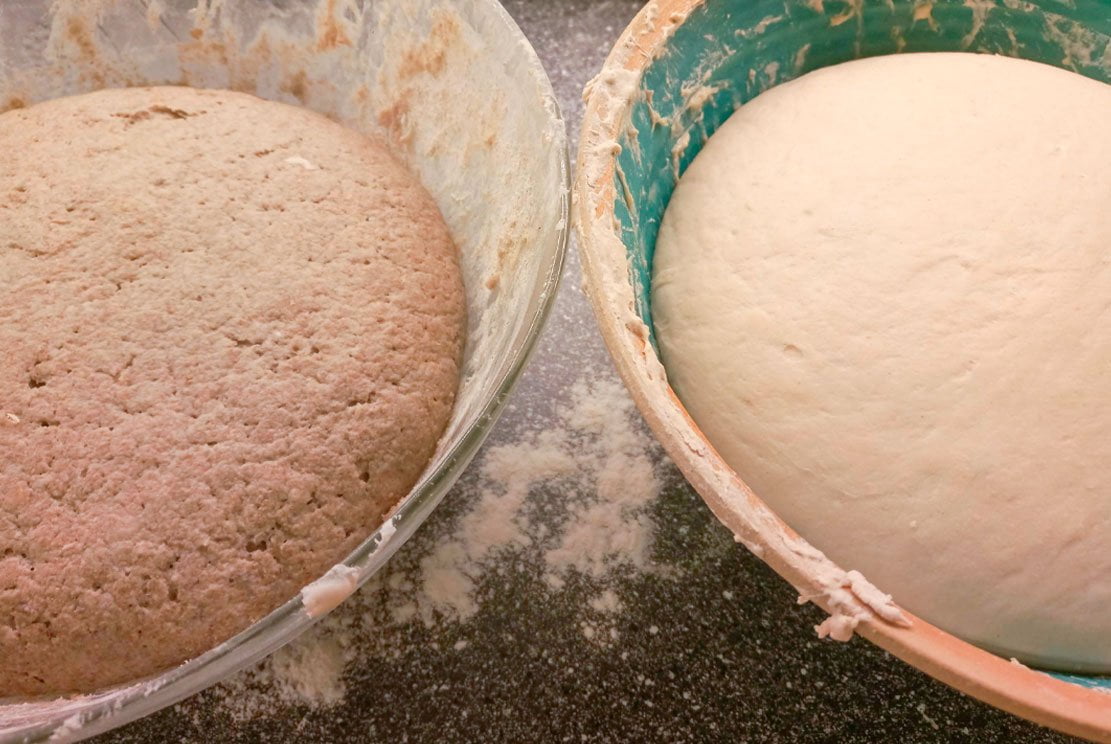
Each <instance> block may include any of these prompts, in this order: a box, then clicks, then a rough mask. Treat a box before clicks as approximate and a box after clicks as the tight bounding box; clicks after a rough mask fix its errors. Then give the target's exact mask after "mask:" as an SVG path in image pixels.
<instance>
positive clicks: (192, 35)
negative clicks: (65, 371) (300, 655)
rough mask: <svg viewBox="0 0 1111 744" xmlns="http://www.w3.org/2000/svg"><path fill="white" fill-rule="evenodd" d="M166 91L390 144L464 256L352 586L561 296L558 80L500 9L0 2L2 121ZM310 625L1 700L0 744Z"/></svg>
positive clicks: (66, 736)
mask: <svg viewBox="0 0 1111 744" xmlns="http://www.w3.org/2000/svg"><path fill="white" fill-rule="evenodd" d="M166 84H176V85H192V86H196V87H209V88H232V89H236V90H244V91H247V92H251V93H254V94H256V95H259V96H262V97H264V98H269V99H274V100H280V101H285V102H288V103H294V104H298V105H303V106H306V107H308V108H311V109H314V110H316V111H319V112H321V113H324V114H326V115H328V116H330V117H332V118H334V119H336V120H338V121H340V122H342V123H344V124H346V125H348V126H350V127H352V128H354V129H357V130H360V131H366V132H372V133H375V134H378V135H381V136H384V137H386V138H387V139H388V140H390V141H391V142H392V143H393V144H394V145H395V148H396V150H397V151H398V152H399V153H400V154H401V156H402V157H403V158H404V159H405V160H406V162H407V163H408V165H409V166H410V167H411V168H412V169H413V170H414V172H416V173H417V174H418V176H419V177H420V179H421V181H422V182H423V183H424V185H425V187H426V188H427V189H428V190H429V191H430V192H431V194H432V195H433V197H434V198H435V199H436V202H437V203H438V205H439V207H440V210H441V212H442V213H443V215H444V218H445V220H446V221H447V224H448V226H449V228H450V229H451V232H452V235H453V237H454V239H455V241H456V243H457V245H458V247H459V249H460V252H461V255H462V267H463V274H464V284H465V287H466V295H467V310H468V315H469V318H468V337H467V344H466V350H465V358H464V369H463V374H462V379H461V383H460V389H459V394H458V398H457V400H456V404H455V410H454V412H453V415H452V418H451V421H450V423H449V424H448V427H447V430H446V431H445V433H444V435H443V438H442V440H441V442H440V445H439V448H438V450H437V452H436V455H435V457H434V459H433V461H432V462H431V463H430V464H429V466H428V467H427V469H426V470H425V472H424V473H423V475H422V476H421V478H420V480H419V482H418V483H417V485H416V486H415V487H414V488H413V490H412V492H411V493H410V494H409V495H408V496H407V497H406V498H405V499H404V500H403V501H402V502H401V503H400V504H399V505H398V506H397V507H396V508H395V510H394V511H393V512H392V514H391V516H390V518H389V519H388V520H387V521H386V523H385V524H384V525H383V526H382V527H381V528H380V529H378V530H377V531H376V532H374V534H372V535H370V536H369V537H368V539H367V540H366V541H365V542H363V543H362V545H360V546H359V548H358V549H356V550H355V551H354V552H353V553H352V554H351V555H350V556H348V558H347V559H346V560H345V562H344V563H345V564H346V565H347V566H349V567H351V568H352V569H354V572H355V573H354V575H355V576H356V577H357V583H358V584H359V585H361V584H362V583H364V582H365V581H366V580H367V579H368V578H369V577H370V576H371V575H372V574H373V573H374V572H375V571H377V570H378V569H379V568H380V567H381V566H382V565H383V564H384V563H385V562H386V560H387V559H388V558H389V557H390V556H391V555H392V554H393V553H394V551H396V550H397V548H398V547H400V545H401V544H402V543H404V542H405V540H406V539H407V538H409V536H410V535H412V534H413V532H414V531H415V530H416V529H417V527H418V526H419V525H420V524H421V522H423V521H424V519H425V518H426V517H427V516H428V515H429V513H431V511H432V510H433V509H434V508H435V507H436V505H437V504H438V503H439V502H440V501H441V499H442V498H443V497H444V494H445V492H446V491H447V489H448V488H449V487H450V486H451V484H452V483H453V482H454V481H455V479H456V478H457V477H458V475H459V474H460V473H461V471H462V470H463V468H464V467H465V466H466V464H467V463H468V462H469V460H470V459H471V457H472V456H473V455H474V454H475V451H476V450H477V449H478V447H479V445H480V444H481V443H482V441H483V440H484V439H485V437H486V435H487V434H488V433H489V431H490V429H491V427H492V426H493V424H494V422H495V420H496V419H497V417H498V414H499V413H500V412H501V409H502V407H503V405H504V404H505V401H506V398H507V396H508V395H509V392H510V389H511V388H512V386H513V384H514V382H515V381H516V380H517V378H518V376H519V375H520V373H521V370H522V368H523V366H524V364H525V362H526V359H527V357H528V354H529V352H530V350H531V349H532V347H533V344H534V342H535V340H536V337H537V335H538V333H539V332H540V329H541V327H542V325H543V324H544V321H545V318H546V316H547V313H548V310H549V308H550V305H551V302H552V299H553V298H554V296H555V291H556V288H557V285H558V283H559V277H560V273H561V268H562V262H563V256H564V252H565V250H566V244H567V232H568V230H567V225H568V210H569V206H570V205H569V193H570V174H569V166H568V160H567V141H566V133H565V128H564V125H563V121H562V119H561V117H560V114H559V110H558V107H557V105H556V101H555V98H554V95H553V93H552V89H551V85H550V83H549V81H548V78H547V76H546V75H545V73H544V70H543V69H542V67H541V65H540V62H539V60H538V59H537V57H536V54H535V52H534V51H533V49H532V47H531V46H530V45H529V43H528V41H527V40H526V39H525V37H524V35H523V34H522V33H521V31H520V29H518V28H517V26H516V24H514V22H513V21H512V19H511V18H510V17H509V15H508V14H507V13H506V12H505V10H504V9H503V8H502V7H501V5H500V4H499V3H497V2H496V0H348V1H344V0H322V1H321V2H319V3H316V2H300V1H297V0H284V1H282V2H271V1H270V0H237V2H235V3H219V2H203V1H202V2H195V1H191V0H161V1H159V0H96V2H86V1H85V0H55V1H53V2H52V1H51V0H8V1H7V2H5V3H4V5H3V6H2V7H0V111H3V110H6V109H10V108H15V107H20V106H26V105H30V104H32V103H34V102H36V101H40V100H45V99H49V98H54V97H58V96H63V95H68V94H74V93H80V92H86V91H90V90H96V89H99V88H108V87H122V86H134V85H166ZM348 573H350V572H348ZM350 588H351V587H350V586H348V587H347V589H350ZM341 595H342V592H341ZM314 609H315V608H314ZM315 619H317V618H315V617H312V616H310V614H309V613H308V611H307V610H306V609H305V605H304V603H303V601H302V598H301V596H296V597H293V598H291V599H290V600H289V601H288V602H286V603H285V604H284V605H282V606H281V607H279V608H278V609H276V610H274V611H273V612H271V613H270V614H269V615H267V616H266V617H265V618H263V619H261V620H259V621H258V622H256V623H255V624H254V625H252V626H250V627H249V628H247V629H246V630H244V631H243V632H242V633H240V634H238V635H236V636H235V637H234V638H231V639H229V640H228V641H226V642H224V643H222V644H221V645H219V646H218V647H216V648H214V649H212V650H210V651H209V652H207V653H205V654H204V655H203V656H200V657H198V658H196V659H193V660H191V661H189V662H187V663H185V664H183V665H181V666H179V667H176V668H174V669H171V670H169V671H166V672H165V673H163V674H160V675H158V676H156V677H154V678H151V679H147V680H142V681H139V682H135V683H132V684H128V685H124V686H120V687H117V688H113V689H109V690H104V691H101V692H98V693H95V694H91V695H84V696H76V697H66V698H58V699H51V700H45V699H43V700H10V699H9V700H3V701H0V741H3V742H30V741H39V740H43V739H46V738H51V740H59V741H66V740H76V739H80V738H84V737H87V736H92V735H94V734H97V733H100V732H103V731H106V730H108V729H110V728H113V727H116V726H120V725H122V724H124V723H127V722H129V721H132V720H134V719H136V718H139V717H141V716H143V715H146V714H148V713H151V712H152V711H155V710H158V709H159V708H162V707H164V706H167V705H170V704H172V703H174V702H176V701H178V700H180V699H182V698H184V697H186V696H188V695H190V694H192V693H194V692H197V691H198V690H201V689H203V688H205V687H207V686H209V685H211V684H213V683H215V682H218V681H219V680H221V679H223V678H225V677H227V676H228V675H230V674H232V673H233V672H235V671H236V670H239V669H242V668H243V667H246V666H248V665H250V664H252V663H254V662H256V661H257V660H259V659H261V658H262V657H263V656H265V655H266V654H269V653H271V652H273V651H274V650H276V649H278V648H279V647H281V646H282V645H284V644H285V643H287V642H289V641H290V640H292V639H293V638H294V637H296V636H297V635H298V634H299V633H301V632H302V631H303V630H305V629H306V628H307V627H308V626H309V625H311V624H312V623H313V622H314V621H315Z"/></svg>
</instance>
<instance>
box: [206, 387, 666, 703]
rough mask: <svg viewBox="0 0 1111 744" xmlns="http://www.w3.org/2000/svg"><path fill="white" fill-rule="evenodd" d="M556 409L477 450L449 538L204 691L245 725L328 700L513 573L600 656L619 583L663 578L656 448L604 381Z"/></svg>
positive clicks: (462, 616)
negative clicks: (370, 662) (561, 605)
mask: <svg viewBox="0 0 1111 744" xmlns="http://www.w3.org/2000/svg"><path fill="white" fill-rule="evenodd" d="M556 414H557V415H556V424H555V425H554V426H553V427H551V428H546V429H543V430H539V431H536V430H534V431H527V432H525V433H523V434H522V435H521V436H520V437H519V438H518V440H517V441H515V442H512V443H509V444H503V445H499V446H495V447H491V448H488V449H487V450H485V452H484V454H483V455H482V457H481V461H480V463H479V465H478V468H477V477H473V478H471V479H470V480H467V481H466V482H465V483H466V484H465V485H461V486H460V487H457V489H456V492H454V493H452V494H451V495H449V497H448V499H449V501H451V500H454V501H455V503H463V504H464V507H463V510H462V512H461V513H459V514H458V515H457V517H456V519H455V521H454V525H453V526H452V528H451V530H450V531H448V532H446V534H442V535H440V536H439V537H438V538H437V539H435V540H434V541H432V542H430V543H429V544H428V545H427V547H426V548H425V549H424V552H423V554H422V555H420V556H414V557H412V558H410V559H408V560H398V559H396V558H395V560H393V561H391V563H390V564H389V565H388V566H387V567H386V568H385V569H384V570H383V571H382V573H380V574H378V575H377V576H375V577H374V578H372V580H371V581H370V582H369V583H368V584H367V585H366V586H365V587H364V588H363V589H362V590H361V591H359V592H358V593H357V594H356V595H355V596H353V597H351V598H350V599H349V600H348V601H347V602H346V603H345V604H344V605H343V606H342V607H340V608H339V609H338V610H336V611H335V612H333V613H331V614H330V615H328V616H327V617H325V618H323V619H322V620H321V622H319V623H318V624H317V625H316V626H314V627H313V628H312V629H311V630H309V631H308V632H307V633H305V635H303V636H302V637H301V638H299V639H298V640H296V641H295V642H293V643H292V644H290V645H289V646H287V647H286V648H284V649H282V650H281V651H279V652H277V653H276V654H274V655H273V656H271V657H270V658H268V659H267V660H265V661H264V662H262V663H261V664H260V665H259V666H258V667H257V668H255V669H254V670H251V671H248V672H245V673H243V674H240V675H238V676H237V677H235V678H233V679H232V680H229V681H228V682H225V683H224V684H223V685H221V686H220V688H218V691H217V692H216V693H213V694H216V695H219V696H220V697H222V700H223V706H222V707H223V709H225V710H226V711H227V712H228V714H229V715H230V716H231V717H232V718H233V719H236V720H244V719H250V718H254V717H258V716H261V715H273V714H274V713H275V712H277V711H278V710H280V709H281V708H282V707H283V706H284V707H288V706H289V705H299V706H305V707H310V708H319V707H327V706H331V705H335V704H338V703H340V702H342V701H343V699H344V695H345V692H346V686H345V681H344V672H345V669H346V668H347V667H348V665H349V664H351V663H352V662H353V661H356V660H359V659H369V658H372V657H394V658H396V657H397V656H399V655H400V654H402V653H404V648H405V633H406V632H407V631H406V630H405V629H406V628H411V627H413V626H414V625H415V626H416V627H418V628H419V627H424V628H428V629H438V630H441V631H442V630H443V629H446V628H450V627H451V626H452V625H460V624H464V623H467V622H468V621H469V620H470V619H471V618H473V617H474V616H475V615H476V614H478V613H479V612H480V611H481V609H482V604H483V601H484V599H486V598H487V595H488V593H489V587H490V586H496V585H497V584H499V583H500V582H502V581H507V580H509V577H510V574H514V573H521V574H534V575H535V576H536V577H538V578H539V582H538V587H539V590H540V596H544V595H545V594H546V595H547V596H548V600H549V601H561V602H569V601H570V602H576V603H578V604H576V605H575V606H576V607H577V609H575V613H576V614H577V615H578V616H579V617H580V618H581V619H580V620H579V628H580V630H581V635H582V637H583V639H584V641H586V642H588V643H589V644H591V645H593V646H594V647H598V648H602V649H606V648H611V647H612V646H613V644H614V643H616V642H617V641H618V640H619V639H620V633H619V631H618V629H617V622H618V620H619V619H620V616H621V613H622V612H623V611H624V607H625V603H624V602H623V601H622V598H621V594H620V581H619V580H620V579H621V578H623V577H629V576H633V575H637V574H644V573H649V572H650V573H655V574H659V575H665V576H666V575H669V573H668V571H670V569H669V570H668V571H665V570H664V568H663V567H662V566H660V565H658V564H656V563H654V562H653V561H652V545H653V531H654V527H655V525H654V523H653V520H652V517H651V515H650V513H649V510H650V507H651V506H652V504H653V503H655V501H656V499H657V497H658V496H659V494H660V489H661V482H660V477H659V474H658V473H657V471H656V467H655V466H654V464H653V463H654V461H659V460H660V459H661V458H660V457H659V447H658V445H657V444H656V443H655V441H654V440H653V439H652V438H651V436H649V434H648V432H647V431H646V429H645V428H644V425H643V424H642V423H641V421H640V418H639V416H638V414H637V412H636V409H635V408H634V406H633V404H632V402H631V401H630V399H629V397H628V394H627V393H626V392H625V390H624V388H623V387H622V386H621V384H620V383H619V382H618V381H617V380H616V379H615V378H614V377H612V376H607V377H604V378H602V379H593V380H585V379H584V380H580V381H579V382H578V383H576V384H575V385H574V386H572V387H571V389H570V395H569V399H568V400H567V401H566V402H565V403H564V404H563V405H562V406H560V407H559V408H558V409H557V411H556ZM419 537H420V536H419V535H418V538H419ZM417 542H419V539H418V540H414V543H417ZM411 546H412V544H411ZM411 546H410V549H412V547H411ZM584 587H586V591H584ZM576 589H577V590H576ZM468 645H469V642H468V641H466V640H459V641H455V642H449V643H447V644H446V646H445V647H444V648H443V649H442V651H443V652H444V653H447V652H449V651H455V652H459V651H463V650H465V649H466V648H467V647H468Z"/></svg>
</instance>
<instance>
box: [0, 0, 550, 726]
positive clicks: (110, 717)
mask: <svg viewBox="0 0 1111 744" xmlns="http://www.w3.org/2000/svg"><path fill="white" fill-rule="evenodd" d="M449 2H450V4H451V5H454V6H456V7H459V8H461V9H469V10H470V11H471V12H474V11H475V10H478V12H484V13H488V14H489V16H488V20H490V21H492V22H493V23H494V24H496V28H497V32H498V33H504V34H506V35H508V36H510V37H512V38H513V39H515V40H516V41H517V45H518V47H519V48H520V49H521V55H522V60H521V61H522V63H524V64H525V65H527V67H528V71H529V72H530V74H531V76H532V77H533V79H534V81H535V84H536V92H537V93H538V94H539V95H538V97H537V101H536V105H538V106H543V107H545V108H546V110H547V111H548V112H549V118H550V120H549V123H550V124H551V125H552V126H551V128H550V129H551V131H552V138H551V140H550V143H549V148H550V150H551V152H552V153H553V154H554V155H555V156H556V158H557V163H556V164H557V166H558V171H559V173H558V178H559V189H558V190H559V203H558V205H557V206H556V210H557V212H556V214H555V217H556V229H555V231H554V235H553V234H548V235H546V236H541V237H540V238H538V239H537V240H538V241H541V240H542V241H544V242H547V241H553V242H554V245H553V246H552V253H551V256H550V258H548V259H547V260H546V261H544V262H543V263H541V265H540V267H539V270H538V272H537V277H538V278H539V279H540V280H541V283H540V285H539V286H540V287H541V289H540V291H539V293H538V294H537V295H535V296H536V297H538V302H537V305H536V307H535V308H534V310H533V312H532V313H531V315H530V316H529V317H528V318H527V320H526V322H525V323H524V325H523V326H522V331H523V335H522V336H521V338H522V341H521V343H520V345H519V346H517V347H516V348H514V349H512V350H511V353H510V355H509V357H510V363H509V364H508V365H507V366H506V367H505V371H504V372H503V374H502V375H501V376H500V378H499V379H498V380H497V384H496V386H495V387H494V390H493V393H492V394H490V396H489V397H488V399H487V400H486V402H485V403H484V405H483V406H482V408H481V409H480V410H479V412H478V413H477V415H476V416H475V419H474V421H473V423H472V424H471V425H470V426H469V427H468V429H467V430H466V431H465V432H464V433H463V434H462V436H460V438H459V439H458V441H457V442H456V443H455V444H454V445H452V446H451V447H450V448H449V449H448V450H447V451H446V452H445V453H444V454H443V459H442V460H441V464H440V465H439V466H438V467H437V468H435V469H434V470H432V471H431V472H429V473H428V474H427V476H426V477H422V478H421V480H420V481H419V482H418V483H417V485H416V486H414V488H413V490H412V491H410V492H409V494H408V495H407V496H406V497H405V498H404V499H403V500H402V501H401V502H399V504H398V505H397V507H396V508H395V509H394V510H393V512H391V514H390V515H389V517H387V519H386V520H385V522H384V523H383V524H382V525H381V526H380V527H379V528H378V529H377V530H375V531H374V532H373V533H372V534H371V535H369V536H368V537H367V538H366V539H365V540H364V541H363V542H362V543H360V544H359V546H358V547H356V548H355V549H354V550H353V551H352V552H351V553H350V554H349V555H348V556H347V557H346V558H344V559H343V561H342V563H341V564H340V565H343V566H348V567H351V568H353V569H355V570H356V571H357V572H358V573H357V582H356V589H355V590H354V591H357V588H358V587H361V586H363V585H364V584H365V583H366V582H367V581H368V580H369V579H370V578H371V577H372V576H373V575H374V574H375V573H377V571H378V570H379V569H380V568H381V567H382V566H383V565H384V564H385V563H386V562H387V560H388V559H389V558H390V557H391V556H392V555H393V554H394V553H395V552H396V551H397V550H398V549H399V548H400V547H401V545H402V544H404V543H405V542H406V541H407V540H408V538H409V537H410V536H411V535H412V534H413V533H414V532H416V530H417V528H418V527H420V525H421V524H422V523H423V522H424V520H425V519H426V518H427V517H428V516H429V515H430V514H431V513H432V511H433V510H434V509H435V507H436V506H437V505H439V503H440V502H441V501H442V500H443V498H444V496H445V495H446V494H447V492H448V490H449V489H450V488H451V487H452V485H454V484H455V482H456V480H457V479H458V478H459V476H460V475H462V473H463V471H464V469H465V468H466V467H467V465H468V464H469V463H470V462H471V460H472V459H473V458H474V456H475V455H476V454H477V452H478V450H479V448H480V447H481V445H482V444H483V442H484V441H485V440H486V438H487V437H488V436H489V434H490V433H491V431H492V430H493V427H494V424H495V423H496V422H497V420H498V417H499V416H500V415H501V413H502V411H503V410H504V408H505V405H506V403H507V402H508V400H509V398H510V395H511V393H512V391H513V388H514V387H515V386H516V384H517V382H518V381H519V379H520V377H521V374H522V373H523V372H524V370H525V368H526V366H527V365H528V362H529V360H530V359H531V357H532V354H533V353H534V351H535V349H536V345H537V341H538V340H539V337H540V333H541V331H542V330H543V328H544V326H545V324H546V323H547V320H548V317H549V316H550V314H551V311H552V307H553V305H554V303H555V299H556V296H557V294H558V289H559V286H560V282H561V281H562V278H563V269H564V264H565V260H566V255H567V248H568V244H569V241H570V235H571V219H570V217H571V162H570V148H569V143H568V137H567V126H566V121H565V119H564V117H563V113H562V111H561V109H560V106H559V102H558V99H557V98H556V95H555V91H554V90H553V88H552V83H551V78H550V77H549V76H548V74H547V71H546V70H545V69H544V65H543V63H542V62H541V60H540V57H539V55H538V54H537V53H536V49H535V48H534V47H533V46H532V44H531V42H530V41H529V40H528V38H527V37H526V36H525V34H524V32H523V31H522V30H521V28H520V26H519V25H518V24H517V22H516V21H514V20H513V17H512V16H511V15H510V14H509V12H508V11H507V10H506V9H505V7H504V6H503V5H502V4H501V3H500V2H497V0H449ZM479 9H481V10H479ZM532 244H533V245H535V242H533V243H532ZM329 570H330V569H329ZM330 611H331V610H328V612H330ZM325 615H327V612H323V613H320V614H317V615H310V614H309V613H308V612H307V611H306V610H305V606H304V602H303V600H302V596H301V595H300V594H297V595H294V596H293V597H291V598H290V599H288V600H287V601H286V602H285V603H284V604H282V605H281V606H279V607H277V608H276V609H274V610H273V611H271V612H270V613H269V614H267V615H266V616H264V617H262V618H261V619H259V620H257V621H256V622H254V623H252V624H251V625H250V626H249V627H247V628H246V629H244V630H242V631H241V632H239V633H238V634H236V635H235V636H233V637H231V638H229V639H228V640H226V641H224V642H223V643H221V644H219V645H218V646H216V647H214V648H212V649H210V650H208V651H206V652H205V653H204V654H202V655H200V656H198V657H196V658H194V659H190V660H189V661H187V662H185V663H183V664H181V665H179V666H176V667H174V668H172V669H169V670H167V671H165V672H163V673H161V674H159V675H156V676H154V677H150V678H147V679H145V680H138V681H134V682H130V683H126V684H124V685H120V686H117V687H114V688H110V689H108V690H104V691H98V692H95V693H91V694H90V695H88V696H82V697H87V698H88V699H89V701H90V704H89V706H88V707H87V708H85V709H82V710H80V711H79V712H77V713H73V712H69V713H66V712H64V711H63V712H61V713H59V714H54V715H51V716H49V717H47V718H45V719H44V720H41V721H37V722H35V723H32V724H29V725H24V726H17V727H15V728H12V729H9V730H7V731H6V732H0V741H3V742H25V743H29V742H39V741H47V740H49V741H51V742H55V741H80V740H82V739H86V738H89V737H91V736H95V735H97V734H101V733H104V732H106V731H109V730H111V729H114V728H117V727H119V726H123V725H125V724H127V723H130V722H132V721H135V720H138V719H139V718H142V717H144V716H147V715H150V714H151V713H154V712H156V711H158V710H161V709H162V708H165V707H168V706H170V705H173V704H174V703H177V702H180V701H181V700H183V699H185V698H186V697H189V696H190V695H193V694H195V693H197V692H200V691H201V690H203V689H205V688H207V687H209V686H211V685H213V684H216V683H218V682H220V681H222V680H224V679H226V678H227V677H229V676H230V675H232V674H234V673H235V672H237V671H240V670H242V669H244V668H246V667H248V666H250V665H252V664H254V663H257V662H258V661H260V660H262V659H263V658H264V657H266V656H268V655H269V654H271V653H273V652H274V651H277V650H278V649H279V648H281V647H282V646H285V645H286V644H288V643H289V642H291V641H293V640H294V639H295V638H297V636H298V635H300V634H301V633H302V632H303V631H305V630H306V629H308V628H309V627H310V626H312V625H313V624H315V623H316V622H317V621H319V620H320V619H322V618H323V617H324V616H325ZM29 702H37V701H29ZM69 710H70V711H72V709H69Z"/></svg>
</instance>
